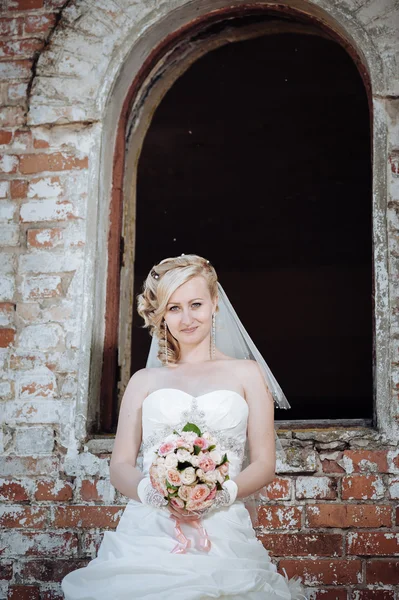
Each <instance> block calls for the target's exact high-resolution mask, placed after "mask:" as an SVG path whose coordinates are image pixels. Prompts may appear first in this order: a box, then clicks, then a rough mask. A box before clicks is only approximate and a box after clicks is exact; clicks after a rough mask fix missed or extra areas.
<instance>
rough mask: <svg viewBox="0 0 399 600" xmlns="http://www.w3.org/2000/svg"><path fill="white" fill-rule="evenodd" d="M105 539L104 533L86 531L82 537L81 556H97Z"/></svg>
mask: <svg viewBox="0 0 399 600" xmlns="http://www.w3.org/2000/svg"><path fill="white" fill-rule="evenodd" d="M103 538H104V532H102V531H98V530H97V531H84V532H83V534H82V537H81V542H80V543H81V552H82V554H81V556H93V555H95V556H97V554H98V550H99V548H100V546H101V542H102V540H103Z"/></svg>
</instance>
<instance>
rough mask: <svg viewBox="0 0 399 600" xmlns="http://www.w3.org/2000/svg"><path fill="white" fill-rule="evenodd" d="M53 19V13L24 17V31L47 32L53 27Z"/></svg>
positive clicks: (54, 18)
mask: <svg viewBox="0 0 399 600" xmlns="http://www.w3.org/2000/svg"><path fill="white" fill-rule="evenodd" d="M55 21H56V15H55V14H54V13H47V14H41V15H37V16H36V15H31V16H28V17H26V18H25V33H47V32H48V31H49V30H50V29H51V28H52V27H54V25H55Z"/></svg>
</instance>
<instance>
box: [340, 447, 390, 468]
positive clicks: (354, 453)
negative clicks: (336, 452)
mask: <svg viewBox="0 0 399 600" xmlns="http://www.w3.org/2000/svg"><path fill="white" fill-rule="evenodd" d="M387 454H388V451H387V450H345V452H343V459H346V460H348V459H349V460H350V461H351V462H352V465H353V472H354V473H359V472H361V471H373V472H379V473H387V472H388V461H387Z"/></svg>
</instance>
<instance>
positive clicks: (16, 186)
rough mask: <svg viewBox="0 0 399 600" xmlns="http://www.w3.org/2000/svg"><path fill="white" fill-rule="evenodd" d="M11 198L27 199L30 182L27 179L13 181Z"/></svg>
mask: <svg viewBox="0 0 399 600" xmlns="http://www.w3.org/2000/svg"><path fill="white" fill-rule="evenodd" d="M10 192H11V198H13V199H16V198H26V195H27V193H28V182H27V181H26V180H25V179H13V180H12V181H11V186H10Z"/></svg>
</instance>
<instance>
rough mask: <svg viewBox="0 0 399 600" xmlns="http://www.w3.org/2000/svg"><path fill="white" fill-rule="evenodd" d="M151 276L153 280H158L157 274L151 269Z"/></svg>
mask: <svg viewBox="0 0 399 600" xmlns="http://www.w3.org/2000/svg"><path fill="white" fill-rule="evenodd" d="M151 275H152V277H153V278H154V279H159V273H157V272H156V271H155V270H154V269H152V271H151Z"/></svg>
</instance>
